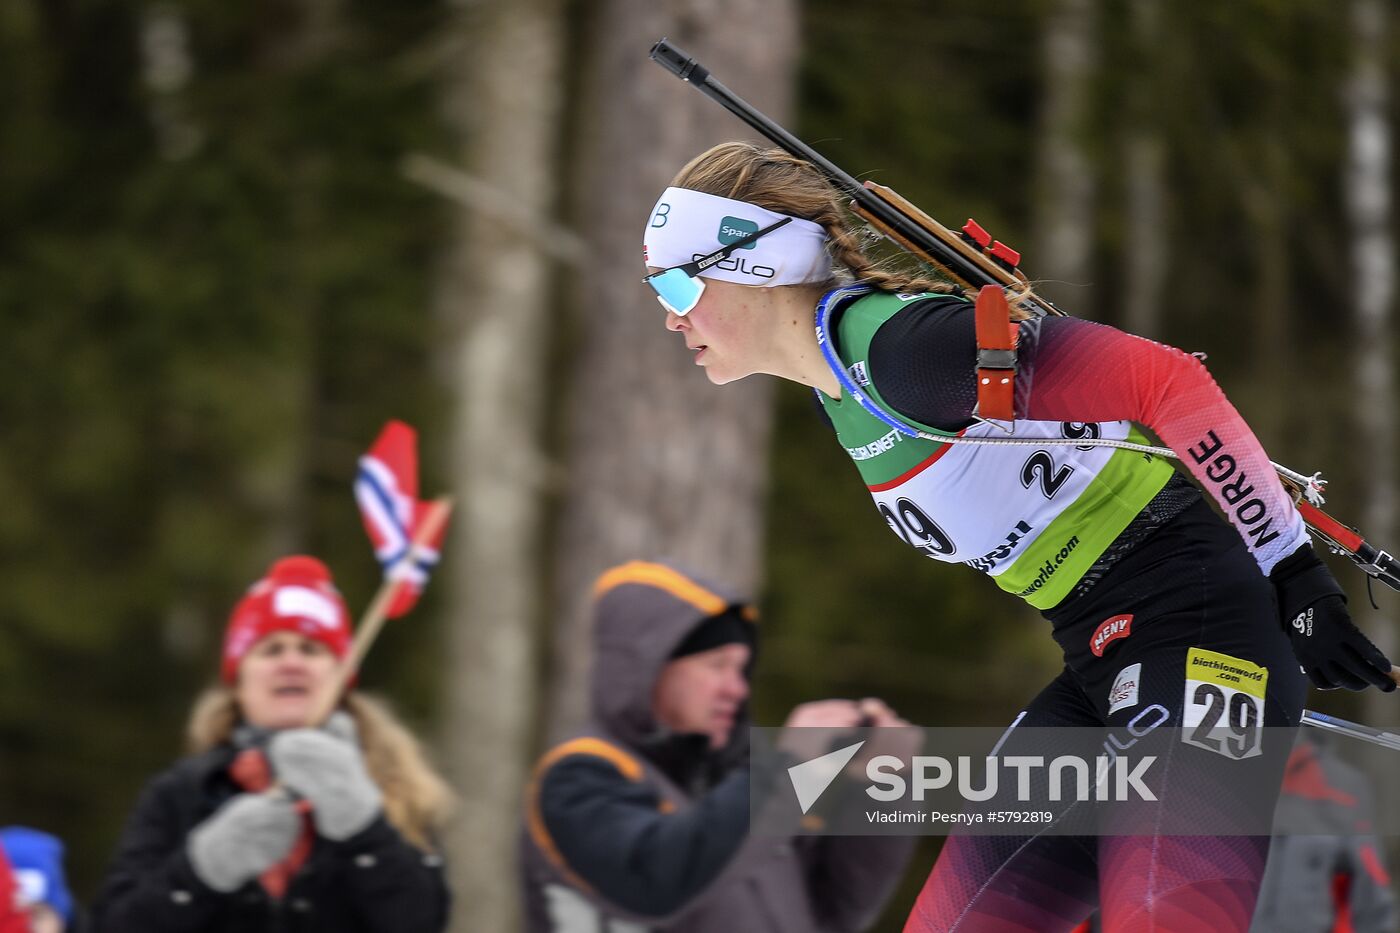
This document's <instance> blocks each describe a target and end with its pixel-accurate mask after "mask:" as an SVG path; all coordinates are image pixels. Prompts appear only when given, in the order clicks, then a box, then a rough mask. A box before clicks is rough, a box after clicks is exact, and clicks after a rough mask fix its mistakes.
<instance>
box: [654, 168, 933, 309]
mask: <svg viewBox="0 0 1400 933" xmlns="http://www.w3.org/2000/svg"><path fill="white" fill-rule="evenodd" d="M671 185H672V186H673V187H676V188H689V189H691V190H692V191H701V192H704V193H705V194H713V195H718V196H719V197H724V198H733V199H734V200H736V201H747V202H749V203H750V204H757V205H758V206H759V207H762V208H766V209H767V210H770V211H776V212H778V213H779V214H788V215H790V216H793V217H800V218H802V219H803V220H810V221H812V222H813V223H815V224H818V225H820V226H821V227H822V228H823V229H825V230H826V235H827V244H828V245H827V249H828V251H829V252H830V253H831V258H832V259H833V260H834V261H835V262H836V263H837V264H838V266H839V267H840V269H844V270H845V271H846V272H847V273H848V274H849V275H850V276H852V277H853V278H855V279H856V280H857V281H860V282H865V283H867V284H869V285H872V286H874V287H875V288H877V289H879V290H880V291H883V292H950V291H952V290H953V286H952V285H951V284H949V283H947V282H943V281H939V280H938V279H935V278H933V277H931V276H927V275H921V274H919V273H916V272H910V271H907V270H903V269H898V268H895V267H894V266H893V265H892V264H891V263H890V262H888V261H885V262H878V263H877V262H874V261H872V260H871V259H870V257H868V256H866V255H865V251H864V250H863V249H861V240H860V236H859V234H857V233H856V232H855V231H854V230H853V229H852V227H851V224H850V222H849V220H848V219H847V213H846V210H845V209H844V208H843V206H842V204H841V198H840V197H839V195H838V194H837V191H836V189H835V188H833V187H831V184H830V183H829V182H827V180H826V179H825V178H823V177H822V176H821V174H820V173H818V172H817V170H816V169H814V168H813V167H812V166H811V164H810V163H808V162H804V161H803V160H801V159H799V158H796V157H795V156H792V155H789V154H788V153H786V152H784V151H783V150H781V149H760V148H759V147H758V146H754V145H751V144H749V143H741V142H731V143H721V144H720V145H718V146H715V147H713V148H711V149H707V150H706V151H705V152H702V153H700V155H698V156H696V157H695V158H693V159H691V160H690V162H689V163H687V164H686V166H685V168H683V169H681V170H680V173H679V174H678V175H676V177H675V179H674V180H673V181H672V182H671ZM840 279H841V275H840V274H839V271H838V270H833V274H832V277H831V281H830V282H828V283H827V284H828V285H836V284H838V282H839V281H840Z"/></svg>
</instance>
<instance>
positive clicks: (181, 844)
mask: <svg viewBox="0 0 1400 933" xmlns="http://www.w3.org/2000/svg"><path fill="white" fill-rule="evenodd" d="M349 648H350V619H349V614H348V612H347V611H346V608H345V602H344V600H343V599H341V596H340V594H339V593H338V592H337V591H336V589H335V586H334V584H333V582H332V580H331V575H330V572H329V571H328V570H327V569H326V567H325V565H324V564H322V563H321V562H320V561H319V560H316V559H315V558H312V557H300V556H298V557H288V558H284V559H283V560H280V561H278V562H277V563H275V564H273V565H272V567H271V569H270V570H269V571H268V573H267V576H266V577H264V578H263V579H262V580H259V581H258V582H257V583H255V584H254V585H253V586H252V588H251V589H249V591H248V592H247V594H246V595H245V596H244V597H243V599H242V600H240V601H239V603H238V605H237V606H236V607H234V611H233V614H232V617H231V618H230V620H229V625H228V631H227V632H226V634H225V636H224V649H223V658H222V663H221V666H220V683H219V684H218V685H216V686H214V687H211V688H210V689H209V690H207V691H205V693H204V695H203V696H201V697H200V698H199V699H198V700H197V701H196V703H195V705H194V709H193V711H192V713H191V716H190V723H189V741H190V746H191V751H192V752H193V754H192V755H191V756H190V757H187V758H184V759H182V760H181V761H179V762H177V763H176V764H175V766H174V767H172V768H171V769H170V770H168V771H166V772H164V773H163V774H161V775H159V776H157V777H156V778H155V779H154V780H152V781H151V782H150V784H148V785H147V787H146V790H145V792H144V793H143V795H142V797H141V799H140V801H139V802H138V803H137V805H136V809H135V811H134V812H133V813H132V815H131V817H130V818H129V820H128V823H127V827H126V830H125V832H124V833H123V836H122V839H121V842H120V843H119V845H118V849H117V853H116V856H115V858H114V861H113V865H112V867H111V869H110V871H109V872H108V875H107V879H106V881H105V883H104V884H103V887H102V890H101V892H100V893H99V895H98V898H97V901H96V903H95V905H94V907H93V926H94V929H95V930H96V931H97V933H127V931H131V933H137V931H140V933H148V931H154V930H171V931H175V930H178V931H182V933H183V931H188V933H203V931H210V933H222V931H230V933H231V931H240V933H256V931H261V930H274V929H276V930H279V931H288V933H319V931H336V933H391V931H392V933H436V931H439V930H442V929H444V928H445V927H446V924H447V914H448V895H447V889H446V886H445V883H444V881H443V873H442V859H441V858H440V857H439V855H438V854H437V851H436V849H435V847H434V844H433V839H434V835H435V832H436V830H437V828H438V827H439V826H440V825H441V822H442V820H443V818H444V817H445V816H446V811H447V806H448V801H449V799H450V793H449V792H448V790H447V787H446V784H445V783H444V782H443V781H442V779H441V778H440V777H438V776H437V774H436V773H435V772H434V771H433V770H432V769H431V767H430V766H429V765H428V764H427V762H426V760H425V759H424V757H423V754H422V752H421V750H420V749H419V746H418V743H417V741H416V740H415V739H414V738H413V736H412V735H411V734H410V733H409V731H408V730H407V729H406V728H405V727H404V726H403V725H401V724H400V723H399V722H398V721H397V720H396V719H395V718H394V717H393V716H392V714H391V713H390V712H389V711H388V710H387V709H386V708H385V707H384V706H383V705H382V704H380V703H378V702H375V701H373V700H371V699H370V698H368V697H366V696H364V695H363V694H360V693H358V692H356V691H354V690H351V691H349V692H347V694H346V695H345V697H343V698H342V700H341V702H340V704H339V707H338V709H337V710H336V712H335V713H333V714H332V716H331V717H330V719H329V720H327V721H326V722H325V723H321V724H312V723H310V722H309V720H310V718H311V717H312V716H313V715H314V710H315V709H316V707H317V704H318V699H319V698H320V697H321V696H322V695H323V694H324V692H325V691H326V690H328V689H330V687H331V685H332V684H333V682H334V681H333V678H334V676H335V674H336V671H337V669H338V665H339V664H340V662H341V661H342V660H343V659H344V658H345V656H346V654H347V653H348V652H349Z"/></svg>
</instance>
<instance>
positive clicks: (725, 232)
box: [716, 217, 758, 249]
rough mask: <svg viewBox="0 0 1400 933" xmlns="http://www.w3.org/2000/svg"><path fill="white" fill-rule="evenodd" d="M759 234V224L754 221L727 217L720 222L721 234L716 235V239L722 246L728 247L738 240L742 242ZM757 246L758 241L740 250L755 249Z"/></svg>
mask: <svg viewBox="0 0 1400 933" xmlns="http://www.w3.org/2000/svg"><path fill="white" fill-rule="evenodd" d="M757 232H758V224H756V223H754V222H753V221H752V220H744V219H743V218H742V217H725V218H724V219H723V220H721V221H720V222H719V233H718V234H716V238H717V239H718V240H719V245H720V246H728V245H729V244H730V243H733V242H735V241H736V240H742V239H743V238H744V237H746V236H750V235H752V234H755V233H757ZM756 245H758V241H757V240H755V241H754V242H752V243H748V244H746V245H744V246H741V247H739V248H740V249H753V248H754V247H755V246H756Z"/></svg>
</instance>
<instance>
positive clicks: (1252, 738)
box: [1181, 648, 1269, 758]
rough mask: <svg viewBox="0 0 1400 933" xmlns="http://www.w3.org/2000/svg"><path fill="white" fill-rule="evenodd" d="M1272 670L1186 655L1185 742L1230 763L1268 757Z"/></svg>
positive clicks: (1215, 655) (1197, 652) (1202, 653)
mask: <svg viewBox="0 0 1400 933" xmlns="http://www.w3.org/2000/svg"><path fill="white" fill-rule="evenodd" d="M1268 684H1269V669H1268V668H1266V667H1260V666H1259V665H1258V664H1255V663H1254V662H1253V661H1244V660H1241V659H1240V658H1233V657H1231V656H1230V655H1228V654H1220V653H1219V652H1217V651H1207V650H1205V649H1204V648H1192V649H1190V650H1189V651H1188V652H1187V653H1186V697H1185V700H1184V702H1183V703H1182V714H1181V725H1182V729H1181V740H1182V741H1183V742H1185V743H1186V744H1187V745H1196V746H1199V747H1201V748H1204V749H1208V750H1209V751H1212V752H1215V753H1216V754H1219V755H1224V756H1226V757H1227V758H1253V757H1254V756H1256V755H1260V754H1263V738H1264V691H1265V688H1266V687H1268Z"/></svg>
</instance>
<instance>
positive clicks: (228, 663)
mask: <svg viewBox="0 0 1400 933" xmlns="http://www.w3.org/2000/svg"><path fill="white" fill-rule="evenodd" d="M273 632H296V633H298V634H300V635H304V636H305V637H307V638H313V639H315V640H316V641H319V642H321V643H322V644H323V645H325V646H326V647H327V648H329V649H330V651H331V653H332V654H334V655H335V656H336V657H337V658H341V659H343V658H344V657H345V655H346V654H347V653H348V652H349V651H350V613H349V612H348V611H347V610H346V608H345V600H344V599H342V598H341V596H340V593H339V591H337V590H336V588H335V584H334V583H332V582H331V572H330V571H329V570H328V569H326V565H325V564H323V563H321V562H320V561H319V560H317V559H316V558H314V557H306V556H304V555H300V554H298V555H294V556H292V557H284V558H282V559H281V560H279V561H277V562H276V563H274V564H273V565H272V567H271V568H270V569H269V570H268V571H267V576H265V577H263V578H262V579H261V580H259V581H258V582H257V583H254V584H253V586H252V587H251V588H250V589H249V590H248V593H247V595H245V596H244V597H243V598H242V599H241V600H239V602H238V605H237V606H234V607H233V615H232V616H230V617H229V622H228V631H227V632H225V633H224V657H223V665H222V668H221V670H220V673H221V675H222V677H223V680H224V683H227V684H232V683H233V682H234V681H236V680H237V679H238V665H239V663H240V662H241V661H242V660H243V656H244V655H246V654H247V653H248V651H249V650H250V649H251V648H252V647H253V646H254V645H255V644H257V643H258V642H259V641H261V640H262V639H264V638H266V637H267V636H268V635H271V634H272V633H273Z"/></svg>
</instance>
